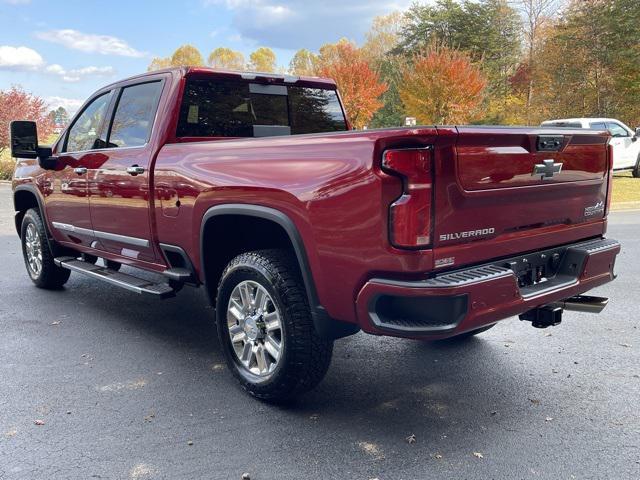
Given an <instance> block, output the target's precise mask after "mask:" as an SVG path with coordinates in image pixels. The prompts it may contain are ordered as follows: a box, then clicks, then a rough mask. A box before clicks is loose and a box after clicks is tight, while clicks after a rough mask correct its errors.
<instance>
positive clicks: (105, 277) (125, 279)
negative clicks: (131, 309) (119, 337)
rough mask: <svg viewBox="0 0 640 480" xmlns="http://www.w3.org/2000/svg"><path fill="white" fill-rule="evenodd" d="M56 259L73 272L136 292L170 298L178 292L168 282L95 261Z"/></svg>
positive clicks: (57, 262) (60, 265)
mask: <svg viewBox="0 0 640 480" xmlns="http://www.w3.org/2000/svg"><path fill="white" fill-rule="evenodd" d="M54 261H55V263H56V265H58V266H59V267H62V268H67V269H69V270H71V271H72V272H78V273H81V274H83V275H87V276H89V277H92V278H95V279H98V280H102V281H103V282H107V283H110V284H111V285H115V286H116V287H121V288H124V289H126V290H130V291H132V292H135V293H139V294H145V295H153V296H154V297H159V298H169V297H173V296H175V294H176V292H175V290H174V289H173V288H172V287H171V286H169V285H167V284H166V283H154V282H151V281H149V280H145V279H144V278H138V277H134V276H133V275H128V274H126V273H120V272H116V271H115V270H110V269H108V268H106V267H101V266H99V265H94V264H93V263H88V262H83V261H82V260H78V259H77V258H74V257H58V258H56V259H55V260H54Z"/></svg>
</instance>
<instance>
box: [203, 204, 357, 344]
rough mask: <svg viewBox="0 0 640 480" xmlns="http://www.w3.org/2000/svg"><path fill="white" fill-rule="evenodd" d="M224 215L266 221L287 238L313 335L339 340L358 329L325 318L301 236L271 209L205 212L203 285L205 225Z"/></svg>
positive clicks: (230, 208)
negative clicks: (293, 254) (314, 331)
mask: <svg viewBox="0 0 640 480" xmlns="http://www.w3.org/2000/svg"><path fill="white" fill-rule="evenodd" d="M226 215H239V216H248V217H256V218H260V219H263V220H268V221H271V222H274V223H276V224H277V225H279V226H280V227H281V228H282V229H283V230H284V231H285V233H286V234H287V236H288V237H289V240H290V241H291V245H292V246H293V249H294V252H295V254H296V258H297V260H298V266H299V268H300V273H301V275H302V281H303V282H304V286H305V290H306V293H307V299H308V301H309V306H310V307H311V315H312V317H313V322H314V325H315V327H316V331H317V332H318V333H319V334H320V335H322V336H324V337H327V338H341V337H344V336H348V335H352V334H354V333H357V332H358V331H359V330H360V328H359V326H358V325H355V324H352V323H346V322H341V321H338V320H334V319H332V318H331V317H329V315H328V313H327V311H326V310H325V308H324V307H323V306H322V305H321V304H320V300H319V298H318V292H317V290H316V285H315V281H314V279H313V274H312V272H311V266H310V264H309V259H308V256H307V252H306V249H305V246H304V241H303V240H302V236H301V235H300V232H299V231H298V228H297V227H296V225H295V224H294V222H293V220H291V218H290V217H289V216H288V215H287V214H285V213H284V212H282V211H280V210H276V209H275V208H270V207H265V206H262V205H254V204H245V203H238V204H221V205H216V206H213V207H211V208H209V209H208V210H207V211H206V212H205V214H204V215H203V217H202V222H201V224H200V268H201V272H202V277H203V278H202V279H203V283H206V273H205V272H206V270H205V255H204V251H205V248H206V246H205V244H204V233H205V227H206V225H207V222H209V221H210V220H211V219H213V218H215V217H218V216H226Z"/></svg>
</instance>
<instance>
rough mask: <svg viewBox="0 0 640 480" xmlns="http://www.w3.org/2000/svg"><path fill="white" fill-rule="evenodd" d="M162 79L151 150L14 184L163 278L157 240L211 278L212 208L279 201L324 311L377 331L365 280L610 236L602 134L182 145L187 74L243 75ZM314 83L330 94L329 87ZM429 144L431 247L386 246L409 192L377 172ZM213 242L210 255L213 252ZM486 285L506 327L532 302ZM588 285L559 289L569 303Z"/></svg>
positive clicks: (509, 132)
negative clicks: (138, 171)
mask: <svg viewBox="0 0 640 480" xmlns="http://www.w3.org/2000/svg"><path fill="white" fill-rule="evenodd" d="M154 75H156V76H161V77H162V78H164V81H165V82H166V84H165V86H164V90H163V93H162V98H161V101H160V105H159V108H158V112H157V114H156V120H155V125H154V128H153V134H152V137H151V139H150V141H149V143H148V145H147V146H146V147H144V148H140V149H133V150H129V151H124V150H122V151H118V150H117V149H112V150H104V151H97V152H93V153H91V158H89V159H79V158H68V159H65V160H64V162H63V163H64V167H61V169H59V171H55V172H52V171H44V170H41V169H40V168H39V167H38V166H37V163H36V162H35V161H27V160H23V161H20V162H19V163H18V167H17V170H16V179H15V180H14V187H18V186H19V185H23V184H33V185H36V186H37V189H38V191H39V192H40V195H41V196H42V199H43V202H44V205H45V209H46V217H47V224H48V226H49V229H50V231H51V234H52V236H53V238H54V240H56V241H57V242H60V243H61V244H63V245H74V246H75V248H77V249H78V250H79V251H83V252H87V253H94V254H97V255H99V256H103V257H105V258H108V259H111V260H116V261H119V262H122V263H126V264H129V265H133V266H137V267H140V268H144V269H147V270H154V271H162V270H164V269H165V268H166V267H167V262H166V260H165V259H164V256H163V255H162V253H161V251H160V248H159V245H160V243H164V244H170V245H175V246H179V247H181V248H182V249H184V251H185V252H186V253H187V254H188V256H189V258H190V260H191V261H192V263H193V265H194V266H195V268H196V270H197V272H196V273H197V275H198V276H199V278H200V280H204V272H202V271H201V251H200V229H201V223H202V219H203V216H204V214H205V212H206V211H207V210H208V209H210V208H211V207H213V206H216V205H223V204H229V203H233V204H238V203H244V204H253V205H260V206H263V207H270V208H273V209H276V210H278V211H280V212H282V213H284V214H285V215H287V216H288V217H289V218H290V219H291V220H292V222H293V223H294V225H295V227H296V228H297V230H298V232H299V234H300V237H301V238H302V240H303V243H304V249H305V251H306V255H307V257H308V262H309V265H310V269H311V275H312V279H313V281H314V283H315V287H316V290H317V294H318V299H319V303H320V304H321V305H322V306H323V307H324V308H325V309H326V311H327V313H328V314H329V316H330V317H332V318H334V319H337V320H341V321H344V322H351V323H359V324H360V325H361V326H362V328H364V329H365V330H367V331H371V332H374V333H380V332H376V331H375V329H373V328H371V325H370V323H369V322H368V320H366V319H365V318H364V317H363V312H362V311H360V310H361V302H362V300H361V299H365V301H366V298H367V296H368V295H371V294H372V293H373V292H375V291H377V290H376V289H379V286H377V285H376V284H375V283H370V281H371V279H373V278H389V279H401V280H406V281H411V280H418V279H422V278H425V277H427V276H429V275H432V274H433V273H434V271H435V270H436V269H435V265H436V262H437V264H438V265H444V266H445V269H446V268H454V267H455V268H458V267H462V266H466V265H473V264H477V263H481V262H486V261H488V260H491V259H495V258H499V257H505V256H508V255H512V254H518V253H522V252H529V251H533V250H537V249H541V248H545V247H550V246H556V245H563V244H568V243H571V242H575V241H579V240H582V239H588V238H599V237H602V236H603V235H604V233H605V231H606V219H605V212H604V210H603V211H602V212H601V213H598V215H595V216H590V217H588V218H587V217H585V208H587V207H590V206H592V205H597V204H598V203H599V202H604V203H606V201H607V181H608V176H609V175H610V173H609V166H610V159H609V158H608V156H607V148H606V145H607V142H608V136H607V135H605V134H598V133H595V132H589V131H585V130H578V131H573V130H569V131H566V132H563V135H564V139H565V140H564V144H563V146H562V149H561V151H560V152H552V153H540V152H537V151H536V149H535V141H536V138H537V136H538V135H541V134H549V133H554V134H557V130H552V129H551V130H550V129H540V128H530V129H518V128H513V129H504V128H499V127H496V128H479V127H460V128H456V127H437V128H436V127H420V128H398V129H388V130H369V131H360V132H351V131H350V132H342V133H328V134H315V135H298V136H289V137H271V138H249V139H208V141H202V139H198V138H181V139H179V138H176V135H175V132H176V125H177V118H178V113H179V109H180V102H181V98H182V92H183V89H184V82H185V78H186V76H189V75H201V76H207V75H214V76H218V77H232V78H239V75H238V74H237V73H232V72H217V73H216V72H212V71H211V70H209V69H191V70H189V69H180V70H171V71H166V72H159V73H156V74H154ZM148 78H150V77H149V76H148V75H147V76H140V77H138V78H137V79H133V80H129V81H127V82H128V84H130V83H131V82H132V81H135V80H139V81H145V80H146V79H148ZM303 81H305V82H308V83H309V84H315V85H316V86H319V87H322V86H324V87H329V88H333V86H334V84H333V83H332V82H330V81H327V80H320V79H303ZM283 82H284V80H282V79H276V80H273V81H272V82H271V83H276V84H278V83H283ZM117 86H118V85H115V86H110V87H106V89H109V88H115V87H117ZM106 89H103V90H102V91H104V90H106ZM58 147H59V146H58V145H56V146H55V147H54V152H56V151H57V149H58ZM421 147H432V153H433V157H432V161H433V172H434V173H433V177H434V185H433V188H432V192H433V202H432V205H433V207H432V215H433V221H432V225H433V235H432V244H431V245H429V246H428V247H427V248H424V249H421V250H400V249H396V248H394V247H392V246H391V244H390V242H389V223H388V222H389V206H390V205H391V204H392V203H393V202H394V201H395V200H396V199H397V198H398V197H399V196H400V194H401V192H402V181H401V180H400V179H399V178H398V177H394V176H391V175H389V174H387V173H385V172H383V171H382V170H381V159H382V154H383V152H384V151H385V150H387V149H391V148H421ZM544 159H554V160H556V161H562V162H563V163H564V164H565V167H564V169H563V171H562V172H561V173H560V174H559V175H557V177H554V178H553V179H551V180H545V181H543V180H540V179H538V178H535V177H532V175H531V172H532V169H533V166H534V165H535V164H538V163H540V162H541V161H543V160H544ZM85 160H86V163H87V165H84V166H87V168H89V169H90V173H89V175H88V176H87V178H86V179H76V178H74V175H75V174H73V168H74V166H77V165H78V164H79V163H83V162H84V161H85ZM133 163H136V164H139V165H144V166H145V168H146V173H145V174H144V175H143V176H140V177H135V178H134V177H130V176H127V177H126V178H124V177H123V176H122V175H121V172H122V170H123V169H125V168H126V167H127V166H130V165H131V164H133ZM118 172H120V173H118ZM76 177H77V176H76ZM71 180H74V181H75V183H74V182H72V181H71ZM83 181H84V183H83ZM64 182H66V188H65V189H62V188H61V185H62V184H63V183H64ZM54 221H56V222H63V223H73V224H82V225H86V226H87V227H86V228H89V229H94V230H104V231H109V232H112V233H116V234H120V235H125V236H130V237H136V238H142V239H148V240H149V243H150V246H149V248H148V249H146V250H144V251H140V252H139V255H138V257H137V258H134V257H131V256H126V255H123V251H122V245H121V244H119V243H118V242H115V243H114V242H109V241H104V242H102V243H101V244H100V245H98V248H97V249H94V248H91V243H90V242H89V240H90V239H88V238H73V236H70V235H68V234H66V233H63V232H61V231H60V230H58V229H56V228H53V226H52V222H54ZM487 228H491V229H493V231H492V233H491V234H486V235H484V234H482V235H478V236H477V237H475V238H455V239H444V238H445V237H446V236H447V235H449V234H454V233H459V232H468V231H477V230H482V229H487ZM443 235H444V236H445V237H442V236H443ZM205 248H212V249H214V250H215V248H216V246H215V245H206V246H205ZM443 260H447V261H448V263H447V261H444V262H443ZM598 282H599V280H596V279H593V278H586V277H585V278H584V279H583V281H582V283H581V285H582V286H584V287H589V288H591V286H595V284H596V283H598ZM485 287H487V286H486V285H485V286H484V287H483V286H482V285H478V286H476V287H474V289H473V291H471V292H470V294H471V295H472V296H474V298H475V297H478V298H482V301H483V302H484V303H485V304H487V305H491V307H488V308H489V309H493V310H492V311H494V312H498V311H499V312H500V313H501V314H502V315H503V316H502V317H501V318H504V317H506V316H509V315H513V314H515V313H520V312H519V311H520V310H522V308H525V309H526V308H528V307H529V306H530V305H529V304H528V303H523V302H522V301H518V299H514V298H512V297H509V295H508V294H512V292H513V288H514V285H513V280H512V281H505V280H501V281H500V282H498V283H496V284H495V285H491V286H490V289H489V290H482V289H483V288H485ZM385 288H386V287H385ZM578 290H580V288H577V289H576V288H573V289H571V290H567V291H563V292H560V293H558V295H559V297H561V298H566V297H568V296H571V295H573V294H575V293H576V292H578ZM581 291H584V289H583V290H581ZM403 293H407V294H412V293H411V292H403ZM427 293H428V292H427ZM420 294H424V292H420ZM505 295H506V296H505ZM507 297H509V298H508V299H507ZM356 299H359V300H358V302H357V303H356ZM495 320H496V315H494V314H488V313H487V314H486V315H485V314H484V313H479V312H476V313H475V314H474V316H473V317H472V318H471V319H470V320H468V321H467V322H466V323H465V326H464V329H469V328H472V327H477V326H481V324H482V323H483V322H485V323H487V322H489V323H491V322H493V321H495ZM456 333H458V332H456Z"/></svg>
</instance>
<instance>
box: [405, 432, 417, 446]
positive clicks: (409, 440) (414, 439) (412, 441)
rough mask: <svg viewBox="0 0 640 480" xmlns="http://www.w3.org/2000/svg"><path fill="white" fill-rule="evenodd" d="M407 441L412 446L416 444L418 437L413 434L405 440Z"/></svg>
mask: <svg viewBox="0 0 640 480" xmlns="http://www.w3.org/2000/svg"><path fill="white" fill-rule="evenodd" d="M405 440H406V441H407V443H408V444H409V445H411V444H412V443H416V436H415V435H414V434H413V433H412V434H411V435H409V436H408V437H407V438H405Z"/></svg>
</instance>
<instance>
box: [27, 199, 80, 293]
mask: <svg viewBox="0 0 640 480" xmlns="http://www.w3.org/2000/svg"><path fill="white" fill-rule="evenodd" d="M20 233H21V235H20V239H21V241H22V254H23V256H24V263H25V265H26V267H27V272H28V273H29V277H30V278H31V281H32V282H33V283H35V285H36V286H37V287H39V288H46V289H58V288H60V287H62V286H63V285H64V284H65V283H67V280H69V275H71V270H67V269H66V268H60V267H58V266H57V265H56V264H55V263H54V262H53V253H52V252H51V249H50V248H49V241H48V240H47V232H46V230H45V228H44V223H43V222H42V217H41V216H40V212H39V211H38V210H36V209H35V208H32V209H30V210H28V211H27V213H25V215H24V218H23V219H22V227H21V231H20Z"/></svg>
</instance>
